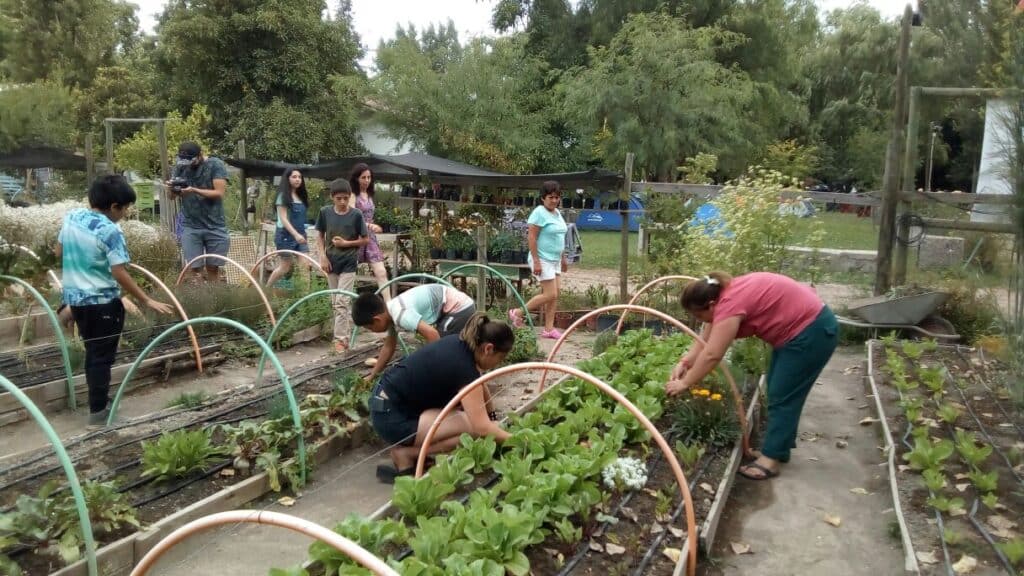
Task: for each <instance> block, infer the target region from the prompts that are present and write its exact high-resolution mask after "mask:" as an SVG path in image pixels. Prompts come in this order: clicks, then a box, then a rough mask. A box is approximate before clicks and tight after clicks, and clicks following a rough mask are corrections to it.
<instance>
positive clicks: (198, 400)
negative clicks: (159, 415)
mask: <svg viewBox="0 0 1024 576" xmlns="http://www.w3.org/2000/svg"><path fill="white" fill-rule="evenodd" d="M211 398H212V397H211V396H210V394H208V393H206V392H204V391H202V390H199V391H197V392H182V393H181V394H179V395H178V396H177V397H176V398H173V399H172V400H171V401H170V402H168V403H167V407H168V408H178V407H181V408H197V407H199V406H202V405H203V404H206V403H207V402H209V401H210V399H211Z"/></svg>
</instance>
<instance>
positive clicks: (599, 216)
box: [576, 195, 644, 232]
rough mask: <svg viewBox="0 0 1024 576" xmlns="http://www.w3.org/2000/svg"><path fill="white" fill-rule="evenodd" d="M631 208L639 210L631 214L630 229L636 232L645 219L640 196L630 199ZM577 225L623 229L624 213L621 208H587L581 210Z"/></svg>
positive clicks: (580, 227) (600, 228) (580, 226)
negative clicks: (621, 212)
mask: <svg viewBox="0 0 1024 576" xmlns="http://www.w3.org/2000/svg"><path fill="white" fill-rule="evenodd" d="M629 209H630V210H637V211H639V212H631V213H630V214H629V231H630V232H636V231H638V230H639V229H640V222H641V221H643V218H644V215H643V212H642V211H643V209H644V205H643V202H641V201H640V197H639V196H636V195H633V196H632V197H631V198H630V199H629ZM576 227H577V228H578V229H580V230H621V229H622V215H621V214H619V210H618V209H617V208H616V209H615V210H609V209H600V208H598V209H586V210H581V211H580V215H579V218H577V219H576Z"/></svg>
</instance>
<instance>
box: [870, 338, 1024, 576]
mask: <svg viewBox="0 0 1024 576" xmlns="http://www.w3.org/2000/svg"><path fill="white" fill-rule="evenodd" d="M868 349H869V354H871V358H870V361H871V365H872V367H873V373H872V375H871V376H872V378H873V380H874V382H875V385H876V387H877V389H878V392H879V394H880V396H881V398H880V400H881V404H882V407H883V410H884V412H883V414H882V416H883V417H884V418H886V420H887V423H888V426H889V430H890V432H891V434H892V443H893V446H894V447H895V464H896V470H897V472H896V474H895V478H893V479H892V481H893V482H894V484H895V489H896V492H897V494H898V498H899V500H898V504H899V506H898V507H900V508H901V511H902V518H903V524H904V526H905V528H906V530H907V532H908V534H907V535H906V536H907V537H908V538H906V539H905V540H904V547H905V549H906V550H905V551H906V552H907V554H908V556H912V560H911V558H908V565H912V564H913V563H915V562H916V564H917V566H918V569H919V570H920V573H921V574H925V575H932V574H935V575H940V574H942V575H945V574H949V573H950V570H954V569H953V568H952V566H954V565H957V563H960V564H959V567H960V568H961V569H963V566H965V565H967V564H972V563H974V564H976V567H975V568H974V569H972V571H971V573H972V574H1013V573H1015V572H1013V571H1012V570H1013V569H1011V568H1009V567H1008V564H1009V562H1008V560H1007V559H1006V557H1005V555H1002V553H1001V552H1000V551H999V550H998V546H999V545H1005V544H1006V543H1007V542H1010V541H1012V540H1015V539H1020V538H1021V534H1024V526H1022V524H1024V520H1022V517H1021V515H1020V514H1021V511H1022V510H1024V480H1022V479H1024V456H1022V452H1024V417H1022V414H1021V412H1020V411H1018V410H1017V409H1016V408H1015V407H1014V406H1013V403H1012V401H1011V400H1010V395H1009V393H1008V391H1007V389H1006V386H1007V384H1008V382H1009V380H1008V379H1009V378H1010V375H1009V373H1008V371H1007V368H1006V366H1005V365H1003V364H1001V363H1000V362H998V361H995V360H991V359H986V358H984V357H982V356H981V355H980V354H979V352H977V351H976V350H972V349H965V348H963V347H945V346H943V347H939V348H938V349H937V350H934V351H925V352H924V353H923V354H922V355H921V356H920V357H919V358H915V359H914V360H910V359H908V358H907V357H906V356H904V355H903V353H902V352H900V350H901V346H900V345H899V344H895V345H886V344H883V343H879V342H872V343H871V345H870V346H869V348H868ZM887 350H895V351H896V352H898V353H899V355H900V357H901V358H902V360H903V365H904V369H905V371H906V376H907V378H908V380H910V381H915V382H918V385H917V386H916V387H915V388H913V389H911V390H905V391H904V398H907V399H915V398H921V399H923V400H924V408H923V409H922V414H921V416H920V417H919V418H918V419H917V420H916V421H915V422H914V426H915V427H917V428H918V429H921V427H927V429H928V436H929V442H931V443H934V442H936V441H939V440H942V441H946V440H948V441H950V442H951V443H954V444H955V441H956V433H961V434H963V433H968V434H973V435H974V438H975V439H976V441H977V445H976V446H978V447H982V449H984V447H985V446H990V447H991V448H992V453H991V454H990V455H989V456H988V457H987V458H985V459H984V461H983V462H981V463H980V465H979V467H978V470H980V471H982V472H988V473H992V472H995V473H997V474H998V481H997V485H996V488H995V490H994V491H992V492H991V494H992V495H994V496H995V497H996V499H995V500H994V501H993V500H990V501H989V502H988V503H987V504H986V503H985V502H984V500H983V497H984V496H986V494H988V493H989V492H988V491H987V490H986V491H982V490H979V488H978V487H977V486H976V485H975V482H974V480H973V479H972V478H971V477H970V476H968V474H969V473H971V472H972V468H973V467H972V466H969V465H967V464H966V462H965V460H964V459H963V458H962V457H961V455H960V453H959V452H960V450H959V449H958V448H957V449H954V450H953V451H952V453H951V454H950V455H949V456H948V457H947V458H946V459H944V460H943V461H942V462H941V463H940V464H939V465H938V466H935V469H936V470H940V471H941V472H942V474H943V476H944V477H945V485H944V486H942V488H940V489H938V490H937V491H930V490H929V488H928V487H927V486H926V485H925V482H924V479H923V476H922V474H921V472H920V470H915V469H912V468H911V467H910V466H909V465H908V461H907V459H906V458H905V456H906V455H907V454H909V453H911V452H912V448H913V447H914V446H915V445H916V444H915V438H914V437H912V436H910V435H909V434H908V421H907V417H906V416H905V414H904V407H903V406H901V404H900V393H899V391H898V390H897V388H896V387H895V386H894V382H893V377H892V374H891V372H890V370H889V369H888V368H887ZM931 367H945V370H946V371H947V372H948V377H947V378H946V379H945V388H944V392H943V394H942V396H941V400H940V401H939V402H934V401H933V400H932V399H931V398H930V396H931V394H932V392H931V390H930V389H929V388H927V387H926V385H925V384H923V383H921V380H922V379H921V374H922V373H923V372H925V371H927V370H928V369H929V368H931ZM947 404H948V405H950V406H953V407H954V408H956V415H955V417H953V419H952V422H948V421H944V420H943V419H942V418H941V417H940V416H939V415H938V414H937V407H938V406H942V405H947ZM950 416H951V417H952V416H953V415H952V414H950ZM907 444H909V446H908V445H907ZM930 498H931V501H930ZM936 498H945V499H947V500H954V499H960V501H961V502H960V505H959V506H953V507H952V508H951V509H949V510H945V511H941V512H939V511H938V510H937V509H936V508H935V507H933V506H932V503H935V501H936ZM1001 556H1002V557H1001ZM1014 568H1016V569H1018V570H1019V569H1020V566H1016V567H1014ZM954 571H956V570H954Z"/></svg>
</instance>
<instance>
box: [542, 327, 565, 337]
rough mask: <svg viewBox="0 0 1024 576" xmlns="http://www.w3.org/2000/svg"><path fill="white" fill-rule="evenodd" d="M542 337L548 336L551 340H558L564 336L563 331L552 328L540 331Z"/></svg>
mask: <svg viewBox="0 0 1024 576" xmlns="http://www.w3.org/2000/svg"><path fill="white" fill-rule="evenodd" d="M540 337H541V338H548V339H551V340H558V339H559V338H561V337H562V333H561V332H559V331H558V328H552V329H551V330H550V331H548V330H542V331H541V333H540Z"/></svg>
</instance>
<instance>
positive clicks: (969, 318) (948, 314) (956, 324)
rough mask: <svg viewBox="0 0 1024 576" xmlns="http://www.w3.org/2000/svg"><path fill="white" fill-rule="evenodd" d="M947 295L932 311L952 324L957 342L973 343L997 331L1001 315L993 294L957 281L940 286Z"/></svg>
mask: <svg viewBox="0 0 1024 576" xmlns="http://www.w3.org/2000/svg"><path fill="white" fill-rule="evenodd" d="M943 289H944V291H946V292H948V293H949V298H947V299H946V301H945V302H944V303H943V304H942V306H939V307H938V309H936V311H935V313H936V314H938V315H939V316H942V317H943V318H945V319H946V320H948V321H949V323H950V324H952V325H953V328H955V329H956V332H957V334H960V338H961V342H963V343H967V344H973V343H974V342H976V341H977V340H978V339H979V338H981V337H982V336H986V335H988V334H994V333H996V332H998V331H999V326H1000V324H1001V320H1002V314H1001V312H1000V310H999V307H998V306H997V305H996V303H995V297H994V296H992V295H991V294H988V293H986V292H982V291H979V290H978V289H977V288H976V287H975V286H972V285H970V284H957V285H955V286H947V287H945V288H943Z"/></svg>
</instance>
